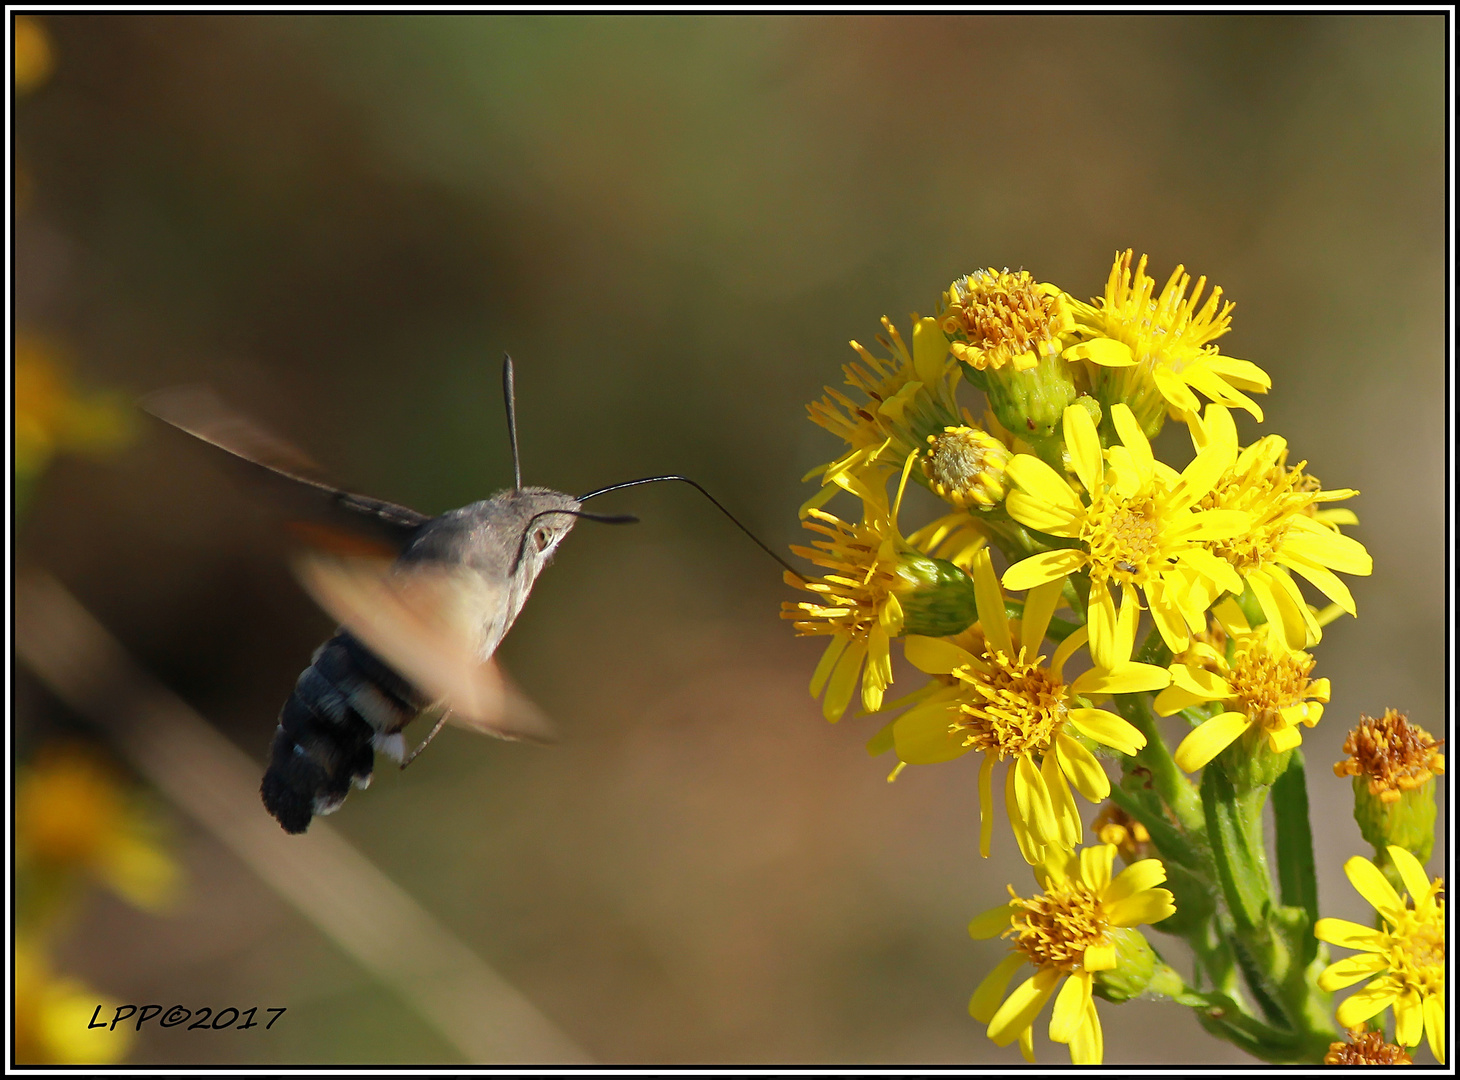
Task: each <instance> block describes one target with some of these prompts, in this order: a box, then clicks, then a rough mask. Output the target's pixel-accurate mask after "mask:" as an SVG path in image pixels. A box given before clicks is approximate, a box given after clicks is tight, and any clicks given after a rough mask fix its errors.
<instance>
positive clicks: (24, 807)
mask: <svg viewBox="0 0 1460 1080" xmlns="http://www.w3.org/2000/svg"><path fill="white" fill-rule="evenodd" d="M157 832H158V828H157V825H156V823H155V822H154V821H153V820H152V817H151V815H149V814H148V813H147V812H146V811H145V809H143V808H142V807H141V806H139V805H138V803H137V800H136V798H135V796H134V795H133V794H132V793H130V792H128V791H126V790H125V789H124V787H123V785H122V783H121V781H120V779H119V778H118V777H117V776H116V775H115V774H114V773H113V772H112V771H111V770H110V769H109V768H107V767H106V766H104V765H102V764H101V763H100V762H98V761H97V760H96V759H95V758H94V757H93V756H92V755H91V754H90V753H88V752H86V751H83V750H81V749H79V748H77V747H74V746H60V747H49V748H47V749H45V750H43V751H42V753H40V754H38V755H37V757H36V760H35V761H34V762H33V763H31V764H30V765H29V766H27V767H25V768H23V769H21V771H20V775H19V777H18V778H17V781H16V790H15V857H16V867H17V872H18V873H20V874H22V875H25V874H29V873H36V874H81V875H86V876H90V877H94V878H96V879H98V880H99V881H101V882H102V883H103V884H105V885H106V886H107V887H108V888H110V889H111V890H112V891H114V892H115V893H117V894H118V895H119V896H121V897H122V898H123V899H124V900H126V901H128V902H129V903H131V904H133V905H135V906H137V907H140V908H144V909H147V910H152V911H157V910H163V909H165V908H166V907H167V906H168V905H169V904H170V903H171V902H172V901H173V900H174V899H175V897H176V896H177V892H178V888H179V885H180V871H179V869H178V867H177V865H176V863H174V861H173V860H172V858H171V856H170V855H169V854H168V853H167V851H166V849H165V848H164V847H163V846H162V844H161V843H160V842H159V840H158V837H157Z"/></svg>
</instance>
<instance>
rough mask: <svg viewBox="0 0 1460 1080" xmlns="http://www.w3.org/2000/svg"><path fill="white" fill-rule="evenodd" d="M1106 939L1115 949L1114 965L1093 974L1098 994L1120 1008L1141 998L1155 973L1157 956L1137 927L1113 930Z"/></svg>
mask: <svg viewBox="0 0 1460 1080" xmlns="http://www.w3.org/2000/svg"><path fill="white" fill-rule="evenodd" d="M1105 936H1106V937H1107V938H1109V939H1110V943H1111V944H1112V945H1114V946H1115V966H1114V967H1113V968H1107V969H1106V970H1105V971H1097V972H1095V974H1094V983H1095V986H1094V990H1095V993H1096V994H1098V995H1099V996H1100V997H1102V998H1104V999H1105V1000H1106V1001H1111V1002H1114V1003H1115V1004H1117V1005H1119V1004H1120V1003H1121V1002H1122V1001H1129V1000H1130V999H1131V998H1134V997H1140V996H1141V995H1142V994H1144V993H1145V992H1146V989H1147V988H1148V987H1149V986H1150V985H1151V978H1152V976H1153V975H1155V973H1156V953H1155V951H1154V950H1153V949H1152V948H1151V943H1150V942H1148V941H1147V940H1146V936H1145V935H1144V934H1142V933H1141V932H1140V931H1139V930H1137V929H1136V928H1135V927H1130V926H1122V927H1112V928H1111V929H1108V930H1106V931H1105Z"/></svg>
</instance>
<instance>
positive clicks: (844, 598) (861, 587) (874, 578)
mask: <svg viewBox="0 0 1460 1080" xmlns="http://www.w3.org/2000/svg"><path fill="white" fill-rule="evenodd" d="M802 524H803V525H804V526H805V527H806V528H807V529H809V530H811V531H812V532H817V533H821V534H822V535H823V536H825V537H827V538H828V539H826V540H817V541H814V542H813V544H812V546H811V547H809V548H805V547H794V546H793V547H792V548H791V550H792V551H793V552H795V553H796V554H797V555H800V556H801V557H802V558H803V559H810V560H811V561H812V562H814V563H815V564H816V565H817V566H821V567H825V568H826V569H828V570H830V571H831V573H829V574H827V575H826V576H825V577H822V578H814V579H811V580H808V581H797V580H792V579H791V578H790V577H789V575H788V576H787V581H788V582H789V583H790V584H792V585H794V586H796V587H797V588H801V589H805V590H807V591H808V592H812V593H816V594H817V596H818V600H817V601H815V602H808V601H803V602H801V603H799V604H794V603H791V602H790V601H789V600H788V601H785V602H783V603H782V604H781V618H783V619H796V620H798V621H797V622H796V624H795V626H796V632H797V633H798V634H800V635H802V636H806V635H809V634H834V633H837V632H838V631H841V632H843V633H850V634H851V635H852V636H853V637H860V636H862V635H865V634H866V633H867V631H868V630H870V629H871V627H872V625H873V623H875V622H876V621H877V617H878V614H879V613H880V611H881V610H882V605H883V604H885V603H886V602H887V596H888V592H889V591H890V590H891V588H892V587H893V585H895V584H896V583H897V574H896V570H897V563H896V561H895V560H885V561H884V560H880V559H879V558H878V555H879V552H880V551H881V548H882V542H883V538H882V535H881V534H880V533H879V532H878V531H877V529H876V528H874V527H873V526H871V525H868V524H862V525H848V524H847V523H846V522H844V521H841V520H840V519H838V518H836V517H834V516H833V515H831V514H828V513H826V512H824V511H821V510H811V511H810V512H809V517H808V520H806V521H805V522H803V523H802Z"/></svg>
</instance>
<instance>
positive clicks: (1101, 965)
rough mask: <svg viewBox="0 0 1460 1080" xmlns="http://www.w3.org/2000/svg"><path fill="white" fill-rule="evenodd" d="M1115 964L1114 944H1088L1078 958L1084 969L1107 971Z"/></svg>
mask: <svg viewBox="0 0 1460 1080" xmlns="http://www.w3.org/2000/svg"><path fill="white" fill-rule="evenodd" d="M1115 964H1116V957H1115V946H1114V945H1089V946H1086V948H1085V954H1084V955H1083V956H1082V957H1081V958H1080V966H1081V967H1083V968H1084V969H1085V970H1086V971H1109V970H1111V969H1112V968H1113V967H1115Z"/></svg>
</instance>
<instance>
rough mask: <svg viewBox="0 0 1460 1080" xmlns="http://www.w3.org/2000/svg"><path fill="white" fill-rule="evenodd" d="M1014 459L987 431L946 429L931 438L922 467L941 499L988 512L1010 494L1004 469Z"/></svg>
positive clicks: (955, 504)
mask: <svg viewBox="0 0 1460 1080" xmlns="http://www.w3.org/2000/svg"><path fill="white" fill-rule="evenodd" d="M1012 456H1013V455H1012V454H1011V453H1010V452H1009V448H1008V447H1006V446H1005V445H1004V444H1003V443H1001V442H1000V441H999V440H998V439H996V438H994V436H992V435H990V434H989V433H988V432H986V431H980V430H979V429H978V428H971V427H945V428H944V429H943V431H942V433H941V434H938V435H929V436H928V449H927V450H926V451H925V452H924V454H923V457H922V461H921V464H922V470H923V476H925V477H926V478H927V480H928V487H930V488H931V489H932V490H933V493H934V494H935V495H937V496H938V497H939V498H940V499H943V500H945V501H946V502H950V503H952V504H953V505H954V506H957V507H959V508H961V509H968V508H970V507H976V508H978V509H980V510H987V509H989V508H990V507H993V506H997V505H998V504H999V503H1001V502H1003V501H1004V496H1005V495H1007V494H1008V483H1007V482H1006V481H1005V479H1004V470H1005V468H1007V467H1008V464H1009V459H1010V458H1011V457H1012Z"/></svg>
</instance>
